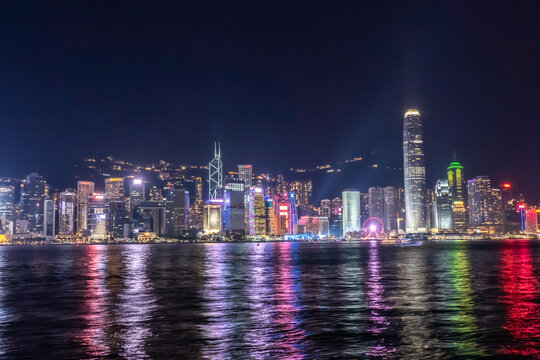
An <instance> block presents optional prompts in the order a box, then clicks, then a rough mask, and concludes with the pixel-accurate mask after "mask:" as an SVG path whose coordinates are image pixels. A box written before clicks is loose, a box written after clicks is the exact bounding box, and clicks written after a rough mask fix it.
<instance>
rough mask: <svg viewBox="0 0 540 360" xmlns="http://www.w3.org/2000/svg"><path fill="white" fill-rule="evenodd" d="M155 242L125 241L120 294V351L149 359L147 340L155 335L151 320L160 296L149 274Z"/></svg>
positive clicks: (128, 355)
mask: <svg viewBox="0 0 540 360" xmlns="http://www.w3.org/2000/svg"><path fill="white" fill-rule="evenodd" d="M151 249H152V248H151V245H142V244H136V245H135V244H134V245H124V246H123V251H124V261H123V262H124V264H125V272H124V279H125V280H124V285H125V288H124V289H123V292H122V293H121V294H120V304H119V311H118V322H119V324H120V325H121V326H122V328H123V331H122V332H121V335H120V336H121V338H122V339H121V342H122V349H121V353H120V355H121V356H123V357H125V358H127V359H146V358H149V356H148V354H147V353H146V342H147V340H149V339H150V338H151V337H152V331H151V330H150V326H149V324H150V321H151V320H152V313H153V312H154V311H155V310H156V308H157V305H156V297H155V296H154V294H153V288H152V283H151V282H150V279H148V276H147V266H148V261H149V256H150V251H151Z"/></svg>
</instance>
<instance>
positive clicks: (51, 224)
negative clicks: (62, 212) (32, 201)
mask: <svg viewBox="0 0 540 360" xmlns="http://www.w3.org/2000/svg"><path fill="white" fill-rule="evenodd" d="M54 210H55V209H54V200H52V199H45V200H44V201H43V234H44V235H45V236H54V234H55V225H56V221H55V216H54V215H55V211H54Z"/></svg>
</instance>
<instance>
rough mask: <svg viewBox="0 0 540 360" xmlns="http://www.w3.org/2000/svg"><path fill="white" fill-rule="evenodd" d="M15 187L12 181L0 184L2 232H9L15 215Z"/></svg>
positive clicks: (0, 221)
mask: <svg viewBox="0 0 540 360" xmlns="http://www.w3.org/2000/svg"><path fill="white" fill-rule="evenodd" d="M14 201H15V187H14V186H13V184H11V182H10V181H6V182H4V181H2V182H1V183H0V230H4V231H5V230H8V227H9V223H10V222H12V221H13V219H14V215H15V203H14Z"/></svg>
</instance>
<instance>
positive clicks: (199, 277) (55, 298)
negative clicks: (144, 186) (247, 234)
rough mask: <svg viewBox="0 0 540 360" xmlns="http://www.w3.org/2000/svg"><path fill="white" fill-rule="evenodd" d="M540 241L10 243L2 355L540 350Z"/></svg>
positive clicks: (1, 265) (390, 355) (3, 258)
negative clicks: (409, 244)
mask: <svg viewBox="0 0 540 360" xmlns="http://www.w3.org/2000/svg"><path fill="white" fill-rule="evenodd" d="M539 266H540V242H534V241H506V242H471V243H468V242H448V243H426V244H425V245H423V246H421V247H395V246H387V245H381V244H379V243H366V244H359V243H338V244H324V243H312V244H305V243H265V244H251V243H244V244H182V245H178V244H171V245H136V244H133V245H112V246H105V245H90V246H76V247H69V246H66V247H47V246H44V247H32V248H22V247H1V248H0V359H3V358H13V359H17V358H32V357H34V356H35V354H41V355H42V357H43V358H59V359H60V358H118V357H123V358H128V359H141V358H195V359H199V358H208V359H223V358H230V359H244V358H253V359H269V358H272V359H274V358H278V359H300V358H331V357H334V358H380V359H439V358H440V359H454V358H458V359H473V358H481V357H498V358H509V359H519V358H524V359H525V358H536V359H540V346H539V344H540V283H539V280H538V276H539V272H540V271H539V270H540V269H539Z"/></svg>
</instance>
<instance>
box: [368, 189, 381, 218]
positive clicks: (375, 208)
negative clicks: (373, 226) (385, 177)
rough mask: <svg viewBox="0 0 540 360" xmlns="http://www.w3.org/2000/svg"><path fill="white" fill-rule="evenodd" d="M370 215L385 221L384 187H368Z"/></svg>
mask: <svg viewBox="0 0 540 360" xmlns="http://www.w3.org/2000/svg"><path fill="white" fill-rule="evenodd" d="M368 209H369V217H375V218H377V219H380V220H381V221H384V194H383V188H380V187H370V188H369V189H368Z"/></svg>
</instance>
